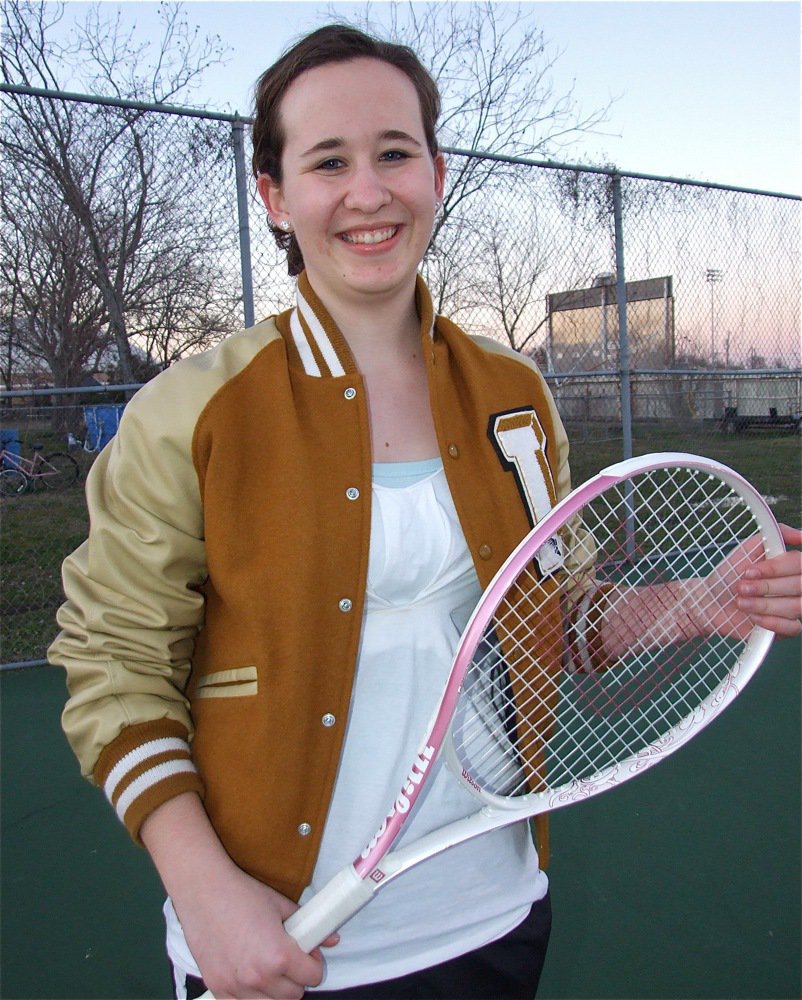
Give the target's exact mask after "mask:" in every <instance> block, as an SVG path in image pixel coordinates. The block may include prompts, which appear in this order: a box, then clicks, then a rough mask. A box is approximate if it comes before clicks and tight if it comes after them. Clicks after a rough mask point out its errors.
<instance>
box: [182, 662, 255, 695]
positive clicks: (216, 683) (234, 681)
mask: <svg viewBox="0 0 802 1000" xmlns="http://www.w3.org/2000/svg"><path fill="white" fill-rule="evenodd" d="M256 691H257V681H256V667H253V666H250V667H234V668H233V669H231V670H217V671H215V673H213V674H206V675H205V676H204V677H201V678H200V680H199V681H198V683H197V685H196V687H195V697H196V698H244V697H248V696H252V695H255V694H256Z"/></svg>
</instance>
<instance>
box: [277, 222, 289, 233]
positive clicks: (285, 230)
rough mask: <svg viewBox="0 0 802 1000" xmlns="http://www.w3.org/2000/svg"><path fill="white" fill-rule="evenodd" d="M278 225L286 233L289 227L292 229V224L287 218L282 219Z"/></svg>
mask: <svg viewBox="0 0 802 1000" xmlns="http://www.w3.org/2000/svg"><path fill="white" fill-rule="evenodd" d="M279 226H280V227H281V228H282V229H283V230H284V232H285V233H288V232H289V231H290V229H292V225H291V223H290V221H289V219H283V220H282V221H281V222H280V223H279Z"/></svg>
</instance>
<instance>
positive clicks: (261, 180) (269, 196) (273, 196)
mask: <svg viewBox="0 0 802 1000" xmlns="http://www.w3.org/2000/svg"><path fill="white" fill-rule="evenodd" d="M256 190H257V191H258V192H259V197H260V198H261V199H262V202H263V203H264V206H265V208H266V209H267V211H268V214H269V215H270V218H271V219H273V221H274V222H275V223H276V225H278V224H279V223H280V222H281V221H282V220H283V219H286V218H287V217H288V216H287V210H286V206H285V204H284V197H283V195H282V193H281V188H280V187H279V186H278V184H276V182H275V181H274V180H273V178H272V177H270V175H269V174H259V176H258V177H257V178H256Z"/></svg>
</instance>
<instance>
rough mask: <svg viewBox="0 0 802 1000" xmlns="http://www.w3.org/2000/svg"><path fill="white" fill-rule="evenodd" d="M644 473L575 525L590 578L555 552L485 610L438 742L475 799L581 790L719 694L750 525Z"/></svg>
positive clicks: (732, 640) (733, 645)
mask: <svg viewBox="0 0 802 1000" xmlns="http://www.w3.org/2000/svg"><path fill="white" fill-rule="evenodd" d="M658 472H659V475H656V474H654V473H646V474H642V475H641V476H639V477H637V479H636V480H634V481H628V482H627V483H625V484H623V486H621V487H616V488H615V489H610V490H607V491H605V492H604V493H602V494H601V495H600V496H599V497H597V498H595V499H594V500H593V501H592V502H591V503H590V504H589V505H587V507H586V508H585V509H584V510H583V523H584V525H585V527H586V529H587V532H588V533H589V535H591V536H592V540H593V543H594V546H595V551H596V560H595V567H594V566H590V565H589V560H588V559H587V558H586V557H584V558H582V559H580V560H579V561H578V565H574V564H573V563H572V560H571V553H570V552H569V556H568V559H567V560H566V564H565V565H564V566H563V567H562V568H561V569H560V570H559V571H557V572H556V573H554V574H553V575H551V576H547V577H545V578H543V577H541V576H540V574H539V573H538V572H537V570H536V568H535V565H534V563H529V564H528V565H527V566H526V567H525V569H524V570H523V571H522V572H521V573H520V575H519V576H518V577H517V578H516V580H515V582H514V584H513V586H512V587H511V588H510V589H509V590H508V591H507V594H506V595H505V598H504V599H503V601H502V602H501V604H500V605H499V607H498V608H497V609H496V612H495V614H494V616H493V618H492V620H491V621H490V622H489V624H488V626H487V627H486V629H485V631H484V634H483V637H482V640H481V642H480V643H479V644H478V645H477V649H476V653H475V655H474V659H473V662H472V663H471V665H470V668H469V669H468V671H467V674H466V677H465V682H464V685H463V695H462V698H461V701H460V705H459V706H458V709H457V714H456V717H455V723H454V727H453V730H452V738H453V743H454V747H455V749H456V751H457V755H458V758H459V759H460V762H461V764H462V766H463V767H464V768H465V770H466V772H467V773H468V774H469V775H470V776H471V778H472V780H473V781H475V782H477V783H478V784H479V785H480V786H481V787H483V788H487V789H488V790H490V791H493V792H495V793H496V794H502V795H521V794H526V793H528V792H532V791H538V790H542V789H544V788H547V787H548V788H555V787H558V786H560V785H562V784H565V783H566V782H568V781H572V780H578V779H581V778H583V777H585V776H588V775H590V774H593V773H595V772H597V771H598V770H600V769H601V768H604V767H607V766H609V765H611V764H613V763H615V762H616V761H618V760H622V759H623V758H625V757H629V756H631V755H633V754H635V753H638V752H639V751H641V750H643V749H644V748H645V747H647V746H649V745H650V744H653V743H656V742H659V740H660V739H661V737H662V736H664V735H665V734H666V733H668V732H669V731H670V730H671V729H672V728H673V727H676V726H678V725H679V724H680V723H681V722H682V720H683V719H685V718H686V717H688V716H691V715H692V714H693V713H694V712H696V711H697V710H698V709H699V706H700V704H701V703H702V702H704V700H705V699H707V698H710V697H711V696H712V695H713V694H714V692H716V690H717V688H719V687H720V686H721V685H722V684H726V682H727V677H728V671H729V670H730V669H731V668H732V665H733V663H734V662H735V661H736V660H737V658H738V656H739V654H740V651H741V649H742V647H743V642H744V639H745V638H746V636H747V635H748V631H749V630H748V626H747V625H746V624H745V622H744V619H743V617H742V616H741V615H740V614H739V613H738V612H737V609H735V604H734V601H733V600H732V594H731V589H730V588H731V585H732V583H733V582H734V580H735V579H737V578H738V577H739V576H740V575H741V573H742V572H743V570H744V568H745V567H746V565H748V564H749V563H750V562H753V561H755V560H756V559H758V558H759V557H760V555H761V552H762V549H761V546H760V544H759V538H757V540H756V541H752V542H750V541H748V540H750V539H755V538H756V532H757V527H756V522H755V519H754V516H753V514H752V513H751V511H750V509H749V508H748V506H747V505H746V504H744V503H743V502H742V501H741V499H740V497H738V495H737V494H736V493H735V492H734V491H733V490H732V489H731V488H730V487H729V486H727V485H726V484H725V483H723V482H721V481H720V480H718V479H716V478H713V479H712V480H711V477H709V476H708V475H707V474H706V473H700V472H696V471H695V470H688V469H680V470H658ZM579 537H581V535H580V536H579ZM565 541H566V540H565V539H563V542H564V544H565ZM582 544H583V545H584V546H585V549H586V550H587V546H588V543H587V538H585V540H584V541H583V542H582ZM585 555H586V552H585ZM711 581H712V583H711Z"/></svg>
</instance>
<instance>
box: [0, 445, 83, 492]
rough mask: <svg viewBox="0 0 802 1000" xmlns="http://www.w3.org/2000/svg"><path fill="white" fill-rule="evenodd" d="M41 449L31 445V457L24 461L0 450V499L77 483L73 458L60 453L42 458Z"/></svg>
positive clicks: (76, 466)
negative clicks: (34, 490)
mask: <svg viewBox="0 0 802 1000" xmlns="http://www.w3.org/2000/svg"><path fill="white" fill-rule="evenodd" d="M43 447H44V446H43V445H41V444H35V445H34V446H33V458H24V457H23V456H22V455H17V454H16V453H15V452H13V451H9V450H8V449H7V448H3V449H2V451H0V496H3V497H15V496H20V495H21V494H23V493H26V492H27V491H28V490H29V489H35V488H36V487H37V486H44V487H45V488H46V489H49V490H65V489H67V488H68V487H70V486H72V484H73V483H75V482H77V480H78V477H79V476H80V474H81V470H80V469H79V467H78V463H77V462H76V461H75V459H74V458H72V457H71V456H70V455H66V454H65V453H64V452H63V451H54V452H53V453H52V454H51V455H47V456H44V455H42V450H43Z"/></svg>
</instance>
